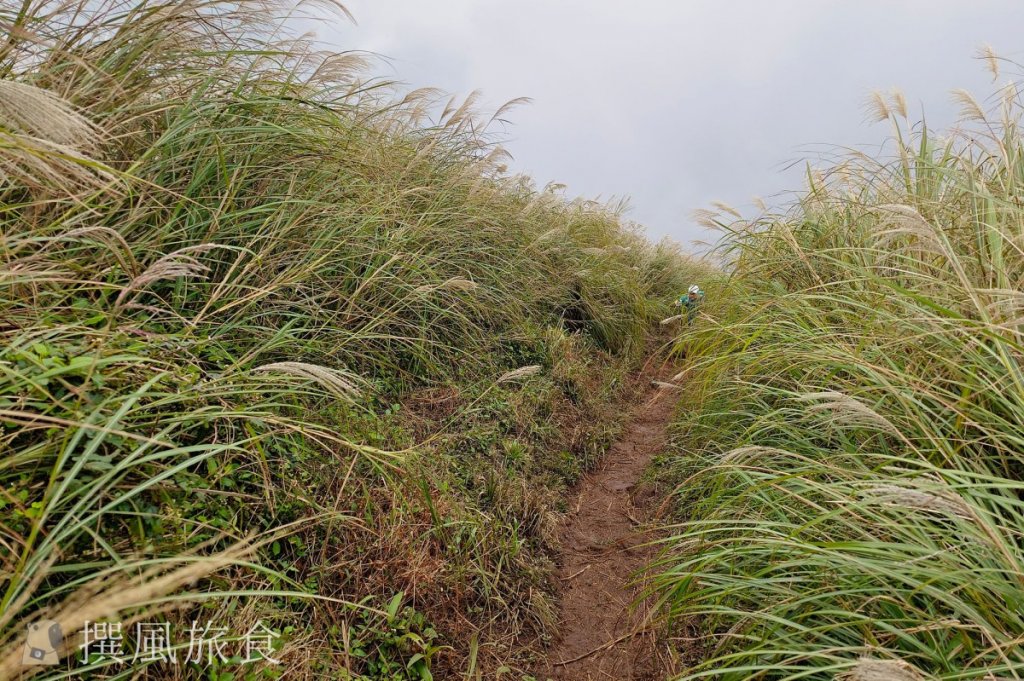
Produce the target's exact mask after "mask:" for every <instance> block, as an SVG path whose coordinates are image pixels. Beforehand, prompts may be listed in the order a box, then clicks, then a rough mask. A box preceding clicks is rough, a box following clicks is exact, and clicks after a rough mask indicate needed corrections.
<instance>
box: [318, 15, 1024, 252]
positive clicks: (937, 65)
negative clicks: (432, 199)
mask: <svg viewBox="0 0 1024 681" xmlns="http://www.w3.org/2000/svg"><path fill="white" fill-rule="evenodd" d="M343 1H344V4H345V6H346V7H347V8H348V9H349V10H350V11H351V12H352V14H354V15H355V18H356V20H357V21H358V25H357V26H352V25H351V24H350V23H347V22H345V21H343V20H340V19H338V20H332V21H329V22H327V23H324V24H320V25H319V26H318V28H317V29H316V32H317V35H318V37H319V38H320V39H321V40H323V41H325V42H327V43H328V44H329V45H331V46H332V47H334V48H336V49H343V50H368V51H371V52H374V53H377V54H379V55H382V56H384V57H387V58H388V61H387V62H386V63H382V64H379V65H378V71H379V72H380V75H383V76H389V77H396V78H398V79H400V80H402V81H404V82H405V83H407V84H408V85H409V86H410V87H422V86H436V87H439V88H442V89H444V90H446V91H448V92H451V93H457V94H463V95H465V94H468V93H469V92H471V91H473V90H475V89H479V90H482V92H483V100H482V106H484V107H485V108H490V109H495V108H497V107H498V106H500V105H501V104H502V103H504V102H506V101H508V100H510V99H513V98H516V97H524V96H525V97H530V98H532V99H533V103H532V104H530V105H528V106H525V107H522V108H519V109H516V110H515V111H514V112H513V113H512V115H511V116H510V118H511V120H512V122H513V125H512V126H510V127H509V128H508V129H507V130H506V132H505V134H506V135H507V139H506V141H505V145H504V146H505V147H506V148H507V149H508V150H509V151H510V152H511V153H512V154H513V156H514V160H513V161H512V163H511V167H512V168H513V169H514V170H517V171H525V172H527V173H529V174H530V175H532V176H533V177H534V178H535V180H536V181H537V183H538V185H543V184H545V183H547V182H549V181H557V182H562V183H565V184H567V185H568V192H569V193H571V194H573V195H584V196H587V197H591V198H596V197H599V198H605V199H608V198H612V197H622V196H626V197H629V198H630V202H631V205H632V209H631V210H630V212H629V214H628V217H629V218H630V219H632V220H635V221H637V222H639V223H642V224H643V225H645V226H646V228H647V231H648V234H649V235H650V236H651V237H653V238H660V237H662V236H669V237H671V238H673V239H675V240H677V241H679V242H681V243H683V244H684V245H689V244H690V242H692V241H693V240H700V239H709V238H712V239H713V238H715V237H714V235H709V234H707V233H706V232H705V231H704V230H703V228H701V227H700V226H698V225H697V224H695V223H694V221H693V219H692V217H691V214H692V212H693V211H694V210H695V209H697V208H702V207H707V206H708V205H709V203H710V202H711V201H713V200H721V201H725V202H727V203H729V204H732V205H734V206H737V207H738V208H740V209H741V210H743V209H747V210H750V209H749V207H750V205H751V200H752V198H753V197H754V196H761V197H766V198H767V199H768V200H769V203H780V202H781V201H783V200H784V197H783V196H779V195H780V193H782V192H786V191H790V190H797V189H800V188H801V184H802V173H801V167H796V168H791V169H789V170H786V169H785V168H786V166H787V165H788V164H790V163H791V162H792V161H795V160H799V159H812V160H813V159H814V158H816V157H817V156H818V155H819V154H820V153H822V152H824V151H828V150H830V149H834V148H836V147H842V146H857V147H861V148H870V146H871V145H877V144H878V143H880V142H881V141H882V140H883V139H884V138H885V137H886V135H887V134H888V132H889V129H888V128H887V126H886V125H885V124H878V123H872V122H870V121H869V120H868V117H867V114H866V113H865V108H864V102H865V100H866V99H867V97H868V95H869V94H870V93H871V91H872V90H876V89H888V88H890V87H892V86H898V87H900V88H901V89H902V90H903V91H904V93H905V94H906V97H907V102H908V105H909V108H910V109H911V110H912V112H911V116H912V118H915V119H916V118H917V117H918V116H919V113H920V112H921V111H922V110H923V111H924V112H925V113H926V114H927V119H928V121H929V124H930V125H932V126H936V125H938V126H942V127H947V126H948V125H950V124H952V123H953V122H954V121H955V118H956V107H955V106H954V105H953V104H952V103H951V101H950V98H949V91H950V90H952V89H953V88H958V87H960V88H966V89H968V90H971V91H972V92H974V93H975V94H976V95H977V96H978V98H979V99H984V98H987V97H988V96H989V95H990V94H991V92H992V91H993V90H994V88H995V87H996V86H995V85H993V84H992V82H991V75H990V74H989V73H988V71H987V70H986V69H985V68H984V65H983V64H982V63H981V62H980V61H979V60H978V59H977V58H976V54H977V51H978V49H979V47H981V46H982V45H985V44H990V45H991V46H992V47H993V48H995V50H996V52H997V53H999V54H1000V55H1001V56H1004V57H1007V58H1010V59H1013V60H1015V61H1021V52H1022V50H1024V45H1021V44H1020V42H1021V38H1020V36H1021V35H1022V30H1024V2H1021V0H856V2H855V1H853V0H728V1H725V0H634V1H633V2H632V3H628V4H627V3H622V2H618V1H615V2H613V1H612V0H518V1H517V2H514V3H513V2H508V0H434V1H433V2H431V1H429V0H343ZM1004 78H1005V77H1004ZM915 111H916V112H918V113H914V112H915ZM772 197H776V198H774V199H773V198H772Z"/></svg>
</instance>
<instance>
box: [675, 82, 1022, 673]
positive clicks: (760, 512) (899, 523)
mask: <svg viewBox="0 0 1024 681" xmlns="http://www.w3.org/2000/svg"><path fill="white" fill-rule="evenodd" d="M958 97H959V98H960V100H961V101H962V103H963V104H964V105H965V107H966V109H965V117H966V119H967V120H966V122H965V126H964V127H963V129H960V130H954V131H953V132H951V133H949V134H948V135H946V136H945V137H943V138H941V139H940V138H938V137H936V136H935V135H934V134H933V133H932V132H931V131H928V130H926V128H925V127H924V126H923V125H920V126H915V127H911V126H910V125H909V123H908V122H907V120H906V114H905V108H904V107H903V106H902V101H901V98H899V97H894V98H891V99H886V98H879V99H878V101H877V102H876V105H877V106H878V107H879V108H880V117H882V118H888V119H889V120H890V121H891V123H892V125H893V126H894V127H893V129H894V146H895V150H896V153H895V154H894V156H893V158H891V159H887V160H884V161H875V160H873V159H870V158H867V157H865V156H863V155H854V156H852V157H850V158H849V159H847V160H846V161H844V162H842V163H840V164H839V165H838V166H836V167H834V168H832V169H831V170H829V171H828V172H825V173H821V174H815V173H811V175H810V181H811V186H810V189H809V190H808V191H807V192H806V193H805V194H804V195H803V196H802V197H801V198H800V199H799V201H798V202H797V203H795V204H794V205H793V206H792V207H791V209H790V210H789V211H788V212H786V213H784V214H768V215H765V216H763V217H761V218H759V219H756V220H753V221H749V222H736V223H727V222H724V221H723V222H722V223H721V226H722V227H723V228H724V229H725V230H726V236H725V238H724V240H723V244H722V248H723V252H724V254H725V255H726V256H727V257H728V258H729V259H731V261H732V262H733V264H734V276H733V277H732V279H731V283H730V290H729V291H728V293H727V294H725V297H726V298H727V300H725V301H724V302H721V304H720V306H719V307H718V308H717V309H714V310H709V312H708V315H707V319H706V320H705V322H704V325H703V326H702V327H700V328H698V329H697V330H696V331H694V333H693V334H691V335H690V336H688V337H687V338H686V339H685V342H686V343H687V345H688V348H689V349H690V351H691V354H690V356H696V357H697V359H696V360H695V366H694V372H693V375H694V376H695V380H694V383H693V384H692V385H691V388H690V389H691V391H692V395H691V397H692V399H693V400H695V401H696V402H698V403H699V404H700V408H699V409H697V410H695V411H694V413H692V414H691V415H690V416H688V417H687V418H685V419H684V421H683V422H682V423H681V424H680V431H679V436H678V438H679V439H678V444H679V446H680V447H684V448H689V449H690V450H691V452H692V454H690V455H687V456H685V457H682V458H681V459H680V466H681V467H682V469H681V470H682V471H683V473H684V479H685V482H684V484H682V485H681V486H680V488H679V495H680V498H679V501H680V504H682V506H681V509H683V510H681V512H682V513H683V514H684V516H687V517H686V521H685V522H684V523H683V524H681V525H679V526H677V527H676V528H675V535H674V536H673V537H672V539H671V540H670V541H669V545H668V553H667V555H666V558H665V562H664V563H663V565H662V573H661V575H660V578H659V587H660V591H661V594H662V596H663V599H664V600H663V602H664V603H665V606H666V608H667V609H668V610H669V611H670V613H671V615H672V616H673V617H676V618H695V619H696V621H698V622H700V624H701V626H702V627H703V628H704V630H705V631H706V632H707V636H706V637H705V638H704V640H703V641H702V647H703V650H702V654H703V659H702V660H700V661H699V662H695V663H694V665H693V667H692V669H691V670H690V671H689V672H688V674H687V675H686V676H687V678H699V677H714V678H728V679H736V678H750V677H759V678H786V679H795V678H830V677H843V678H852V679H868V678H873V679H874V678H879V679H880V678H888V679H896V678H899V679H920V678H942V679H972V678H1019V677H1020V675H1021V674H1022V673H1024V648H1022V647H1021V643H1022V642H1024V609H1022V605H1024V601H1022V597H1021V595H1022V593H1024V591H1022V586H1024V523H1022V522H1021V518H1022V515H1021V513H1022V510H1024V509H1022V499H1024V459H1022V456H1021V452H1022V451H1024V448H1022V446H1021V445H1022V442H1024V391H1022V381H1024V374H1022V370H1021V358H1022V339H1024V336H1022V331H1024V329H1022V326H1021V323H1022V321H1024V318H1022V315H1021V309H1022V308H1021V302H1022V300H1024V298H1022V296H1021V293H1020V291H1021V286H1022V284H1024V208H1022V205H1021V196H1022V195H1024V184H1022V183H1024V140H1022V138H1021V134H1020V127H1019V117H1020V102H1019V99H1018V97H1017V94H1016V90H1015V89H1014V88H1013V87H1012V86H1010V87H1009V88H1007V89H1006V90H1004V91H1002V92H1001V93H1000V97H999V101H1000V105H999V108H1000V111H998V112H997V113H996V114H994V117H993V118H991V119H989V118H985V117H983V116H982V113H981V107H980V106H978V105H977V104H976V103H975V102H974V100H973V99H970V98H969V96H967V95H965V94H963V93H959V94H958Z"/></svg>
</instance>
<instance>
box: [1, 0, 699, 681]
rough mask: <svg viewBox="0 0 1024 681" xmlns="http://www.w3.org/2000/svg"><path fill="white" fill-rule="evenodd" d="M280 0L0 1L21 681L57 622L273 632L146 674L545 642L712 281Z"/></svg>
mask: <svg viewBox="0 0 1024 681" xmlns="http://www.w3.org/2000/svg"><path fill="white" fill-rule="evenodd" d="M284 14H285V11H284V9H279V8H277V7H276V6H275V5H274V4H272V3H266V2H249V1H243V2H219V1H217V0H187V1H185V2H162V1H158V0H143V1H142V2H120V1H118V0H104V1H101V2H82V3H81V4H80V5H74V4H68V3H34V2H25V3H20V2H19V3H3V4H0V25H3V26H4V27H5V29H8V30H5V35H4V36H3V37H2V38H0V338H2V343H0V509H2V513H0V516H2V521H0V546H2V549H0V576H2V581H0V677H4V678H9V677H11V676H13V675H14V674H15V673H16V671H17V670H20V669H21V668H20V663H21V654H22V642H23V635H24V632H25V626H26V624H27V623H28V622H30V621H34V620H36V619H37V618H40V617H48V618H51V619H55V620H57V621H58V622H59V623H60V624H61V626H62V628H63V630H64V632H65V634H66V635H67V636H68V640H69V642H70V641H71V639H72V636H71V634H72V633H73V632H76V631H78V630H79V629H81V627H82V626H83V625H84V624H85V623H86V622H87V621H97V620H102V619H108V620H114V621H120V622H122V623H123V626H124V631H125V632H126V639H128V638H130V633H131V632H132V629H131V627H132V626H133V624H134V623H136V622H139V621H169V622H170V623H171V624H173V625H174V626H175V627H176V629H175V632H177V635H178V636H179V642H180V636H181V635H183V634H182V633H181V632H183V631H187V628H188V624H189V622H191V621H193V620H197V621H201V622H207V621H209V622H211V623H213V624H214V625H215V626H223V627H226V628H228V629H229V631H228V635H229V637H234V638H236V639H237V637H239V636H241V635H242V634H244V633H245V632H247V631H248V630H249V629H250V627H251V626H253V625H254V624H255V623H256V622H257V621H262V622H263V623H264V624H266V625H268V626H270V627H271V628H272V629H273V630H274V631H275V632H277V633H278V634H280V639H278V641H277V642H276V646H277V650H276V653H275V654H276V655H277V657H278V658H280V659H281V660H282V664H281V665H278V666H274V665H270V664H266V663H262V662H261V663H252V664H249V665H247V666H245V667H244V668H242V670H240V669H239V664H238V660H233V661H232V660H229V662H227V663H223V664H222V663H219V662H216V661H215V662H214V663H212V664H206V663H203V664H200V665H192V666H189V665H187V664H184V663H182V664H180V665H179V666H177V667H173V668H172V667H168V666H166V665H164V666H162V665H161V663H159V662H157V663H153V664H150V665H149V669H148V670H147V672H146V673H147V674H148V675H149V676H147V678H162V677H167V678H171V677H173V678H198V677H199V675H202V678H209V679H220V680H221V681H223V680H225V679H229V678H242V675H244V674H248V675H249V676H245V678H260V679H262V678H276V677H278V676H281V675H282V674H285V675H287V678H311V679H313V678H316V679H319V678H328V677H330V678H364V677H365V678H394V679H403V678H415V679H426V678H430V676H431V674H432V673H433V674H440V676H439V678H452V676H451V675H453V674H462V673H466V674H469V676H468V677H467V678H475V675H476V674H477V673H478V672H480V671H481V670H494V669H495V668H497V667H498V666H499V665H500V664H502V663H507V664H510V665H513V666H514V664H515V663H516V662H517V660H518V658H516V657H515V652H516V651H517V650H519V649H521V648H522V647H523V646H524V645H525V644H527V643H529V641H531V640H534V639H535V637H538V636H543V635H546V634H547V633H550V632H549V631H548V627H549V626H550V624H551V623H552V604H551V602H550V596H549V594H550V589H549V588H548V586H549V584H548V581H547V580H548V575H549V571H550V567H551V566H550V559H549V557H550V555H551V554H550V547H551V536H550V530H551V524H550V518H551V516H552V513H553V512H554V511H557V510H558V509H559V508H560V506H559V505H560V503H562V501H561V494H560V493H561V490H564V489H565V486H566V485H568V484H569V483H571V482H572V481H574V480H575V479H576V478H577V477H578V475H579V474H580V472H581V471H582V470H584V469H586V468H587V467H588V466H589V465H590V464H591V463H592V462H593V461H594V458H595V456H596V455H597V454H598V453H599V452H600V451H601V447H602V446H603V445H604V443H606V442H607V440H608V438H610V437H611V435H612V433H613V432H614V429H615V427H616V418H617V414H616V413H615V412H613V411H612V410H611V409H610V405H611V404H612V401H613V399H614V398H615V396H616V395H618V394H619V393H620V392H621V391H622V389H623V386H624V384H625V383H626V381H625V380H624V377H625V375H626V372H627V371H628V369H629V367H630V363H631V362H633V361H635V360H637V359H638V358H639V357H640V355H641V353H642V352H643V350H644V348H643V345H644V338H645V336H646V335H647V333H648V331H649V329H650V327H651V324H652V322H656V321H657V320H658V319H661V318H662V317H664V316H667V314H668V313H669V309H668V307H667V302H668V301H669V300H671V297H672V296H674V295H675V294H676V293H678V291H680V290H682V289H683V288H684V287H685V284H686V283H688V282H687V281H686V279H687V278H688V277H689V276H690V272H691V271H692V267H690V266H689V265H687V264H686V263H685V262H684V261H683V259H682V258H681V256H680V254H679V253H678V252H676V251H675V250H674V249H673V248H672V247H670V246H665V245H662V246H653V245H650V244H648V243H647V242H646V241H644V240H643V238H641V237H640V236H639V235H638V234H637V233H636V232H635V231H634V230H633V229H632V228H630V227H629V226H627V225H626V224H625V223H624V222H623V220H622V219H621V217H620V215H619V214H618V213H617V212H616V210H614V209H612V208H608V207H605V206H602V205H597V204H594V203H591V202H587V201H581V200H574V201H569V200H566V199H564V198H563V197H562V196H561V194H559V193H558V192H557V191H556V190H554V189H543V190H538V189H536V188H534V187H533V186H532V184H531V182H530V181H529V180H528V179H527V178H523V177H519V176H513V175H509V174H508V173H507V172H506V171H505V170H504V168H503V167H502V165H501V162H502V153H501V150H500V148H499V147H497V146H495V145H494V144H493V143H492V137H491V135H490V133H489V132H488V128H487V125H488V119H487V117H484V116H481V115H479V114H478V113H476V112H475V111H474V110H473V108H472V106H471V102H466V103H462V102H455V101H452V102H448V103H447V105H446V104H445V102H444V101H443V100H439V99H438V98H437V96H436V95H435V94H434V93H433V92H432V91H429V90H420V91H414V92H411V93H405V92H403V91H401V90H400V89H399V88H396V87H395V86H393V85H392V84H390V83H388V82H385V81H381V80H379V79H375V78H372V77H369V76H367V75H366V71H365V64H364V63H363V62H364V60H363V59H361V58H360V57H358V56H356V55H352V54H340V55H330V54H321V53H318V52H316V51H314V50H313V49H312V48H311V46H310V45H308V44H306V43H304V42H303V41H302V40H299V39H295V38H292V37H288V36H287V34H286V32H284V31H283V30H282V28H281V26H282V22H281V19H280V16H284ZM278 15H280V16H278ZM498 115H500V112H499V114H498ZM186 642H187V641H186ZM237 643H238V641H237V640H236V641H234V642H233V645H234V644H237ZM126 646H128V647H127V648H126V650H127V651H128V653H129V655H130V654H131V652H132V648H131V647H130V645H129V643H128V642H127V641H126ZM67 652H68V657H67V658H66V659H65V661H64V662H62V666H61V668H60V669H63V670H67V671H71V672H73V673H74V674H79V675H82V674H85V675H87V674H88V673H90V672H88V670H89V669H93V670H94V672H93V673H94V674H95V675H97V677H98V675H100V674H121V675H124V674H130V673H131V672H130V670H128V668H127V667H123V666H122V667H118V666H116V665H112V664H111V663H110V661H109V660H103V659H94V660H92V661H85V662H83V661H81V660H80V659H79V657H78V653H77V651H74V650H69V651H67ZM179 653H180V655H181V656H182V657H183V656H184V651H179ZM140 665H144V663H142V662H136V663H135V664H134V666H132V667H131V670H134V671H138V669H139V668H140ZM431 670H433V671H431ZM29 671H39V670H38V668H32V669H30V670H29ZM235 674H237V676H234V677H232V675H235ZM104 678H115V677H113V676H104ZM118 678H120V677H118ZM125 678H127V677H125Z"/></svg>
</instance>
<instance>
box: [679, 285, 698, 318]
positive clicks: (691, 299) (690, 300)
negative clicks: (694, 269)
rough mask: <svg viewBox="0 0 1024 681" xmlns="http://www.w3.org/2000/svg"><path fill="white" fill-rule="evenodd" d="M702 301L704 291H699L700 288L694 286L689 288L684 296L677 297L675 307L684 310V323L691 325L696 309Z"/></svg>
mask: <svg viewBox="0 0 1024 681" xmlns="http://www.w3.org/2000/svg"><path fill="white" fill-rule="evenodd" d="M703 301H704V291H701V290H700V286H697V285H696V284H694V285H693V286H691V287H690V290H689V291H687V292H686V293H685V294H684V295H681V296H679V300H677V301H676V306H677V307H682V308H686V323H687V324H692V323H693V319H694V317H696V316H697V308H698V307H700V304H701V303H702V302H703Z"/></svg>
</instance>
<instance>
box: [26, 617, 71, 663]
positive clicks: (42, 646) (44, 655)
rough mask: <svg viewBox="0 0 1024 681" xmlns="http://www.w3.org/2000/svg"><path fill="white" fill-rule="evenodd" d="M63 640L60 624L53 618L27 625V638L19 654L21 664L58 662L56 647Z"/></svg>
mask: <svg viewBox="0 0 1024 681" xmlns="http://www.w3.org/2000/svg"><path fill="white" fill-rule="evenodd" d="M63 641H64V635H63V634H62V633H61V630H60V624H58V623H57V622H54V621H53V620H39V621H38V622H33V623H32V624H30V625H28V638H27V639H26V640H25V651H24V653H22V656H21V663H22V664H23V665H47V666H52V665H55V664H58V663H59V662H60V656H59V655H58V654H57V649H58V648H59V647H60V645H61V643H62V642H63Z"/></svg>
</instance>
